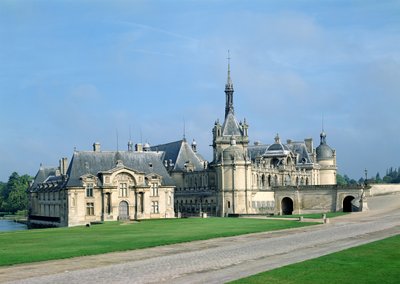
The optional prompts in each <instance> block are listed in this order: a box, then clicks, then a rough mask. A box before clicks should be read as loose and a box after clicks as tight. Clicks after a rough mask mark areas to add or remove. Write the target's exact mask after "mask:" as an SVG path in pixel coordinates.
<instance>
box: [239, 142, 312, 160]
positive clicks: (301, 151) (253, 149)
mask: <svg viewBox="0 0 400 284" xmlns="http://www.w3.org/2000/svg"><path fill="white" fill-rule="evenodd" d="M274 145H276V144H272V145H268V144H259V145H253V146H249V147H248V150H247V151H248V153H249V156H250V158H251V159H252V160H253V161H254V160H255V158H256V157H259V156H263V155H265V154H266V153H267V151H268V150H271V148H272V150H274V149H275V147H273V146H274ZM280 145H282V146H281V147H279V149H282V147H283V149H285V150H290V151H291V152H293V153H295V154H297V155H298V158H297V161H296V162H297V163H303V161H304V162H305V163H307V164H308V163H312V161H311V159H310V155H309V153H308V152H307V147H306V145H305V143H304V142H292V143H290V144H280ZM276 148H278V147H276Z"/></svg>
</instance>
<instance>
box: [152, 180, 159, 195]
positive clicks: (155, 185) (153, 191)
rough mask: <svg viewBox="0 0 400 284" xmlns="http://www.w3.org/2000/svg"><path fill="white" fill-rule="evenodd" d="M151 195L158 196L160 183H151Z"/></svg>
mask: <svg viewBox="0 0 400 284" xmlns="http://www.w3.org/2000/svg"><path fill="white" fill-rule="evenodd" d="M151 196H158V185H157V184H156V183H153V184H152V185H151Z"/></svg>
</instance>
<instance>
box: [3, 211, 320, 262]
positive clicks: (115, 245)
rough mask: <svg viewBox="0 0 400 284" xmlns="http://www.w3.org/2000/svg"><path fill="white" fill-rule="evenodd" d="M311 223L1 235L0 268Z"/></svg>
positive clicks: (176, 222)
mask: <svg viewBox="0 0 400 284" xmlns="http://www.w3.org/2000/svg"><path fill="white" fill-rule="evenodd" d="M312 224H315V223H304V222H297V221H282V220H266V219H244V218H207V219H201V218H188V219H164V220H146V221H142V222H139V223H127V224H124V223H119V222H107V223H105V224H101V225H93V226H91V227H89V228H87V227H73V228H57V229H36V230H28V231H15V232H4V233H0V256H1V257H0V266H4V265H11V264H17V263H26V262H35V261H43V260H50V259H61V258H68V257H74V256H82V255H94V254H101V253H106V252H113V251H124V250H132V249H141V248H148V247H154V246H160V245H167V244H173V243H181V242H189V241H194V240H205V239H211V238H218V237H227V236H234V235H241V234H248V233H255V232H263V231H273V230H281V229H287V228H297V227H302V226H308V225H312Z"/></svg>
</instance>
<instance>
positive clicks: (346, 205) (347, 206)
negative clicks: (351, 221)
mask: <svg viewBox="0 0 400 284" xmlns="http://www.w3.org/2000/svg"><path fill="white" fill-rule="evenodd" d="M353 200H354V196H351V195H349V196H346V197H345V198H344V199H343V212H352V206H353V204H352V203H351V202H352V201H353Z"/></svg>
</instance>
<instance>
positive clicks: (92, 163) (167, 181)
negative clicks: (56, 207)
mask: <svg viewBox="0 0 400 284" xmlns="http://www.w3.org/2000/svg"><path fill="white" fill-rule="evenodd" d="M162 155H163V152H158V153H157V152H130V151H119V152H114V151H110V152H102V151H101V152H93V151H79V152H74V155H73V157H72V159H71V162H70V165H69V167H68V171H67V175H68V182H67V186H80V185H81V181H80V177H81V176H83V175H85V174H92V175H97V174H98V173H99V172H103V171H108V170H110V169H113V168H115V167H116V163H117V161H118V160H121V161H122V163H123V164H124V166H126V167H128V168H131V169H134V170H136V171H139V172H143V173H145V174H150V173H156V174H158V175H160V176H162V183H163V185H174V182H173V180H172V179H171V177H170V176H169V174H168V172H167V170H166V169H165V167H164V165H163V163H162V160H161V157H162ZM150 165H151V166H150Z"/></svg>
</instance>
